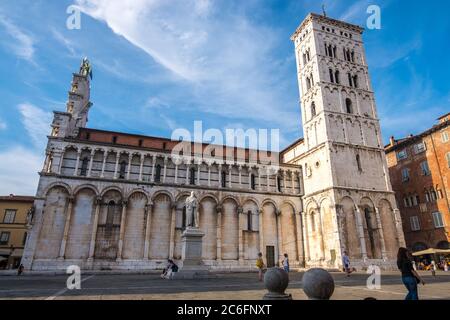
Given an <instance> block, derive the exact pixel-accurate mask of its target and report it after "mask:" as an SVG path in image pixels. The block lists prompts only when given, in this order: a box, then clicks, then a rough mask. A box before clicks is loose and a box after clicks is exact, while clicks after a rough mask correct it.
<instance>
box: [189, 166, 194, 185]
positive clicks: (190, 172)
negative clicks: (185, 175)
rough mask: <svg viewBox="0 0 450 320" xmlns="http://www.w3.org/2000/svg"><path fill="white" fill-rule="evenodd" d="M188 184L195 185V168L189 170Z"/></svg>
mask: <svg viewBox="0 0 450 320" xmlns="http://www.w3.org/2000/svg"><path fill="white" fill-rule="evenodd" d="M189 183H190V184H191V185H195V168H191V169H190V170H189Z"/></svg>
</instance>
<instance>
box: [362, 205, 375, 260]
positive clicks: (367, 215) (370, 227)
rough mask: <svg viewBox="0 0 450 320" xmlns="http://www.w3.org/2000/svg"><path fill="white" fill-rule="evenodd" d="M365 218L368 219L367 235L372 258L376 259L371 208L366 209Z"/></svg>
mask: <svg viewBox="0 0 450 320" xmlns="http://www.w3.org/2000/svg"><path fill="white" fill-rule="evenodd" d="M364 217H365V218H366V226H367V233H368V234H369V242H370V249H371V252H372V257H375V237H374V227H373V224H374V222H373V221H372V215H371V214H370V210H369V208H365V209H364Z"/></svg>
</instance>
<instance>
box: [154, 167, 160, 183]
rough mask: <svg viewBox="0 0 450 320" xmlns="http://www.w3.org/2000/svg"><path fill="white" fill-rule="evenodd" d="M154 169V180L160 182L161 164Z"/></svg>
mask: <svg viewBox="0 0 450 320" xmlns="http://www.w3.org/2000/svg"><path fill="white" fill-rule="evenodd" d="M155 170H156V171H155V182H161V166H160V165H159V164H158V165H157V166H156V168H155Z"/></svg>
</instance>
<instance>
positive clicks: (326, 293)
mask: <svg viewBox="0 0 450 320" xmlns="http://www.w3.org/2000/svg"><path fill="white" fill-rule="evenodd" d="M302 285H303V291H304V292H305V294H306V295H307V296H308V298H309V299H310V300H330V298H331V296H332V295H333V292H334V280H333V277H332V276H331V275H330V274H329V273H328V271H326V270H324V269H320V268H314V269H310V270H308V271H306V273H305V274H304V275H303V278H302Z"/></svg>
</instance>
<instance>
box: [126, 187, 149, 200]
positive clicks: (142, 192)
mask: <svg viewBox="0 0 450 320" xmlns="http://www.w3.org/2000/svg"><path fill="white" fill-rule="evenodd" d="M136 193H141V194H143V195H144V196H145V197H146V198H147V203H150V202H151V199H150V197H149V195H148V193H147V192H145V191H144V190H142V189H133V190H131V191H130V192H128V194H127V195H126V196H125V199H127V201H129V200H130V198H131V196H133V195H135V194H136Z"/></svg>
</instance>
